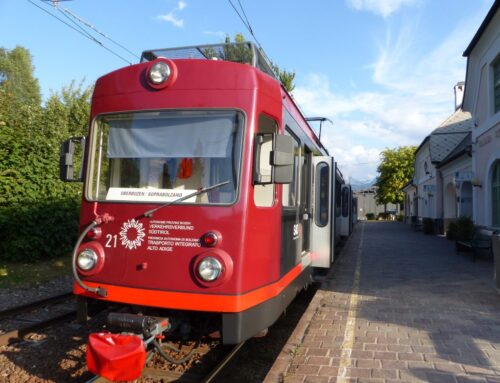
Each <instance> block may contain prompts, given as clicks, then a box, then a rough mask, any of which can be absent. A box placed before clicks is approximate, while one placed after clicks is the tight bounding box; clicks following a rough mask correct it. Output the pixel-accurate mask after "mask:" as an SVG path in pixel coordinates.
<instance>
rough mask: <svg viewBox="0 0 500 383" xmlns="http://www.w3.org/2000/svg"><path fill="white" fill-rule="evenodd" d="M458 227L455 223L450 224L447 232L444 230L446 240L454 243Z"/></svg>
mask: <svg viewBox="0 0 500 383" xmlns="http://www.w3.org/2000/svg"><path fill="white" fill-rule="evenodd" d="M457 233H458V225H457V223H456V222H450V223H449V225H448V230H446V238H447V239H449V240H451V241H454V240H456V239H457Z"/></svg>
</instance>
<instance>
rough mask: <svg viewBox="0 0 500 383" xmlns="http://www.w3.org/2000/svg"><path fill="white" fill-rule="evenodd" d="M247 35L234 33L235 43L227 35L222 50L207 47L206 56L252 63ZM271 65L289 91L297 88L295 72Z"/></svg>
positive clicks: (204, 51)
mask: <svg viewBox="0 0 500 383" xmlns="http://www.w3.org/2000/svg"><path fill="white" fill-rule="evenodd" d="M245 42H246V40H245V36H243V34H242V33H236V34H235V35H234V43H233V44H232V45H229V44H231V37H230V36H229V35H227V36H226V38H225V40H224V44H226V45H224V47H223V50H222V52H216V50H215V49H213V48H206V49H204V50H203V54H204V55H205V57H208V58H212V57H217V58H219V59H221V60H227V61H233V62H238V63H242V64H251V63H252V50H251V49H250V46H249V45H248V44H245ZM270 64H271V67H272V69H273V70H274V72H275V73H276V75H277V76H278V79H279V80H280V82H281V83H282V84H283V87H284V88H285V89H286V90H287V91H288V92H290V93H291V92H292V91H293V90H294V89H295V85H294V83H293V81H294V79H295V72H289V71H287V70H285V69H281V68H280V67H279V66H278V65H277V64H275V63H273V62H271V63H270Z"/></svg>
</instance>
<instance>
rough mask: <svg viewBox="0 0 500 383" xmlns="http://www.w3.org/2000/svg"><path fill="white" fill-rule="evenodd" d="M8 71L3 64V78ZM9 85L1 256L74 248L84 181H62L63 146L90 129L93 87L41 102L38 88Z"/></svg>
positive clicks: (1, 94)
mask: <svg viewBox="0 0 500 383" xmlns="http://www.w3.org/2000/svg"><path fill="white" fill-rule="evenodd" d="M16 49H18V48H16ZM19 49H21V50H22V49H23V48H19ZM2 52H3V53H5V51H4V50H0V63H1V61H2V59H3V60H5V54H4V55H3V56H2ZM27 57H28V58H29V65H27V67H29V68H31V70H32V66H31V56H30V55H29V53H27ZM0 65H1V64H0ZM7 67H8V66H7ZM7 75H8V72H5V71H2V67H0V78H2V77H6V76H7ZM28 77H29V76H28ZM5 84H6V83H5V82H4V83H1V84H0V236H1V238H2V241H1V242H0V259H7V260H15V261H33V260H37V259H45V258H49V257H55V256H59V255H61V254H64V253H69V252H70V250H71V248H72V246H73V244H74V241H75V237H76V235H77V231H78V206H79V204H80V199H81V188H82V185H81V184H66V183H63V182H61V181H60V180H59V148H60V144H61V141H63V140H65V139H66V138H69V137H70V136H72V135H84V134H86V130H87V119H88V113H89V98H90V93H91V90H90V89H86V90H82V89H81V86H78V87H76V86H75V85H74V84H71V85H70V86H69V87H67V88H64V89H62V91H61V93H60V94H53V95H52V96H51V97H50V98H49V100H47V102H46V105H45V106H44V107H42V106H41V105H40V101H39V100H40V94H39V89H38V87H36V91H37V92H38V96H37V95H35V94H33V95H32V96H30V97H27V96H25V95H23V92H24V91H25V89H24V88H23V87H20V88H12V89H11V88H8V87H7V86H6V85H5ZM36 84H37V82H36ZM13 92H14V93H13ZM18 93H19V94H18ZM20 99H23V100H25V102H22V103H20V102H19V100H20Z"/></svg>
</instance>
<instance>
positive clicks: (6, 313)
mask: <svg viewBox="0 0 500 383" xmlns="http://www.w3.org/2000/svg"><path fill="white" fill-rule="evenodd" d="M72 296H73V293H72V292H67V293H63V294H59V295H53V296H51V297H48V298H44V299H40V300H38V301H33V302H29V303H26V304H23V305H20V306H16V307H12V308H8V309H5V310H1V311H0V319H5V318H7V317H10V316H14V315H16V314H20V313H23V312H26V311H32V310H35V309H37V308H39V307H43V306H46V305H48V304H52V303H57V302H61V301H64V300H66V299H70V298H71V297H72Z"/></svg>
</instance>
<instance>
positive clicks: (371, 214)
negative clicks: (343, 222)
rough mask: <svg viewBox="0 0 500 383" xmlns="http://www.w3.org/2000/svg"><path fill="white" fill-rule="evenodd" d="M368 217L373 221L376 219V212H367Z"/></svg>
mask: <svg viewBox="0 0 500 383" xmlns="http://www.w3.org/2000/svg"><path fill="white" fill-rule="evenodd" d="M366 219H367V220H368V221H373V220H374V219H375V214H374V213H367V214H366Z"/></svg>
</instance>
